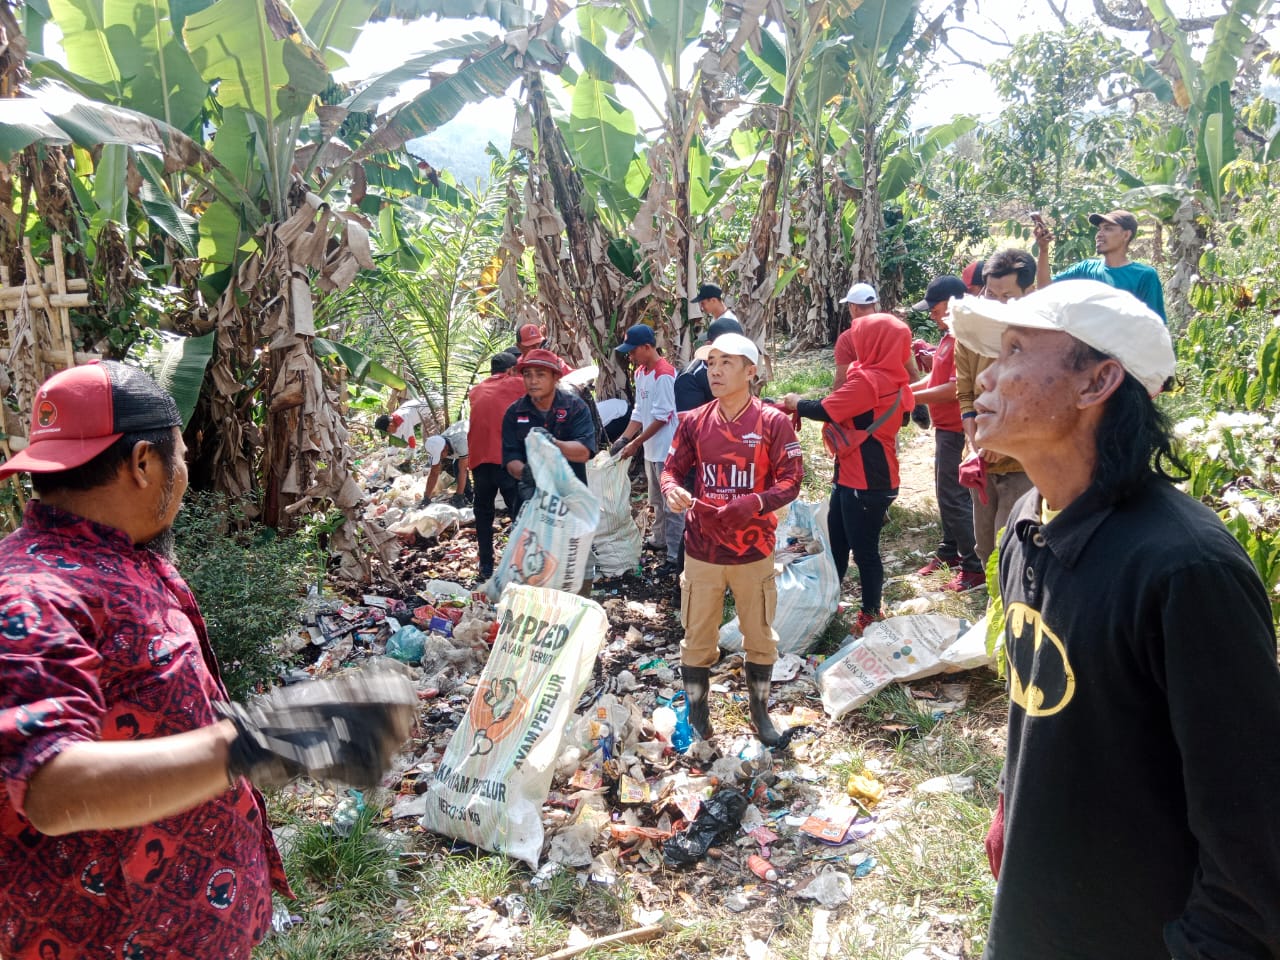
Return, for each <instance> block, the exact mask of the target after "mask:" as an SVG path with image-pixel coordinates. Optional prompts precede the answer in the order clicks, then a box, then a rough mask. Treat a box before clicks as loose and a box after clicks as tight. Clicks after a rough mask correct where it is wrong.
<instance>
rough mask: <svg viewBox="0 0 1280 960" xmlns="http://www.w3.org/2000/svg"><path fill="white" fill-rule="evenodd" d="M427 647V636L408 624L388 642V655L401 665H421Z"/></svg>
mask: <svg viewBox="0 0 1280 960" xmlns="http://www.w3.org/2000/svg"><path fill="white" fill-rule="evenodd" d="M426 646H427V635H426V634H425V633H423V632H422V631H421V630H419V629H418V628H417V627H415V626H414V625H413V624H407V625H406V626H403V627H401V628H400V629H399V630H397V631H396V632H395V633H393V634H392V635H391V638H390V639H389V640H387V649H386V655H387V656H388V657H391V658H392V659H393V660H399V661H400V662H401V663H420V662H421V661H422V655H423V653H425V652H426Z"/></svg>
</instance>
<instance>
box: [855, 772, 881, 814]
mask: <svg viewBox="0 0 1280 960" xmlns="http://www.w3.org/2000/svg"><path fill="white" fill-rule="evenodd" d="M845 789H846V790H847V791H848V793H849V796H851V797H853V799H855V800H857V801H859V802H861V803H862V805H863V806H866V807H874V806H875V805H876V804H877V803H879V802H880V801H881V800H883V799H884V790H885V787H884V784H883V783H881V782H880V781H879V780H877V779H876V778H875V777H873V776H871V774H869V773H854V774H851V775H850V776H849V783H848V785H847V786H846V788H845Z"/></svg>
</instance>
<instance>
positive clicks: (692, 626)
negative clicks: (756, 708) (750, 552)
mask: <svg viewBox="0 0 1280 960" xmlns="http://www.w3.org/2000/svg"><path fill="white" fill-rule="evenodd" d="M725 590H729V591H730V592H731V593H732V594H733V603H734V606H735V607H736V608H737V612H738V624H739V626H741V628H742V638H743V646H744V647H745V648H746V651H747V662H748V663H759V664H770V665H771V664H772V663H773V662H774V661H775V660H777V659H778V635H777V634H776V633H774V632H773V615H774V612H775V611H776V610H777V608H778V587H777V584H776V583H775V582H774V572H773V557H771V556H770V557H764V558H763V559H761V560H755V561H752V562H751V563H739V564H720V563H705V562H703V561H702V560H695V559H694V558H693V557H691V556H689V555H688V554H685V558H684V573H682V574H681V575H680V624H681V625H682V626H683V627H684V640H683V641H682V642H681V644H680V662H681V663H682V664H683V665H685V666H686V667H710V666H712V665H713V664H714V663H715V662H716V661H717V660H718V659H719V658H720V650H719V640H720V623H721V621H722V620H723V619H724V592H725Z"/></svg>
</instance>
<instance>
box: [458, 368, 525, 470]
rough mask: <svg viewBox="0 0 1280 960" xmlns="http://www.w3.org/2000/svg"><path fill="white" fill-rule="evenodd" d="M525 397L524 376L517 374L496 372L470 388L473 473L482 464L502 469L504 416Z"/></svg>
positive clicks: (471, 463) (469, 448) (470, 454)
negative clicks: (490, 464)
mask: <svg viewBox="0 0 1280 960" xmlns="http://www.w3.org/2000/svg"><path fill="white" fill-rule="evenodd" d="M524 395H525V389H524V377H522V376H520V375H519V374H516V373H495V374H493V375H492V376H491V377H489V378H487V379H485V380H481V381H480V382H479V383H477V384H476V385H475V386H474V387H472V388H471V392H470V393H468V394H467V401H468V402H469V403H470V404H471V425H470V428H469V429H468V430H467V447H468V450H469V451H470V452H469V454H468V457H469V462H470V466H471V468H472V469H473V470H474V469H475V468H476V467H478V466H480V464H482V463H495V464H497V465H498V466H502V417H503V415H504V414H505V413H506V412H507V407H509V406H511V405H512V404H513V403H515V402H516V401H517V400H519V399H520V398H521V397H523V396H524Z"/></svg>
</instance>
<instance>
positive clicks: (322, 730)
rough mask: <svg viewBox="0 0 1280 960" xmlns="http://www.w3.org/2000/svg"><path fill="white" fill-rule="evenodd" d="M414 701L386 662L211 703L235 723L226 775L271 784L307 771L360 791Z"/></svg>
mask: <svg viewBox="0 0 1280 960" xmlns="http://www.w3.org/2000/svg"><path fill="white" fill-rule="evenodd" d="M417 704H418V698H417V695H416V693H415V691H414V689H413V684H412V683H411V682H410V681H409V679H408V677H406V676H405V675H404V673H402V672H401V670H400V668H398V667H396V666H393V665H389V664H388V665H377V666H370V667H366V668H365V669H363V670H353V671H351V672H349V673H347V674H345V675H343V676H340V677H336V678H334V679H332V680H316V681H313V682H311V683H303V684H299V685H297V686H292V687H283V688H279V689H276V690H273V691H272V692H271V693H269V694H267V695H266V696H264V697H259V698H257V699H255V700H253V701H252V702H250V703H247V704H240V703H215V704H214V708H215V709H216V710H217V711H218V713H220V714H221V715H222V716H224V717H226V718H227V719H229V720H231V722H232V723H234V724H235V727H236V734H237V736H236V738H235V740H234V741H232V743H231V747H230V754H229V756H228V759H227V772H228V773H229V774H230V775H231V776H232V777H238V776H245V777H248V778H249V780H250V781H252V783H253V784H254V785H255V786H258V787H278V786H283V785H284V784H286V783H288V782H289V781H290V780H292V779H293V778H294V777H298V776H308V777H312V778H314V779H316V780H332V781H337V782H340V783H345V784H348V785H349V786H352V787H356V788H358V789H365V790H367V789H370V788H372V787H375V786H377V785H378V783H379V782H380V781H381V780H382V778H383V776H384V775H385V774H386V772H387V770H389V769H390V767H391V761H392V759H393V758H394V756H395V754H396V751H398V750H399V749H400V747H401V746H402V745H403V744H404V742H405V741H406V740H407V739H408V738H409V733H410V732H411V730H412V728H413V721H414V717H415V714H416V710H417Z"/></svg>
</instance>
